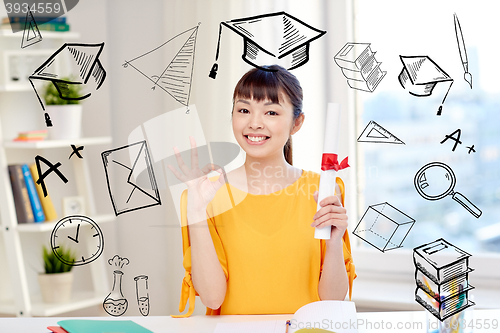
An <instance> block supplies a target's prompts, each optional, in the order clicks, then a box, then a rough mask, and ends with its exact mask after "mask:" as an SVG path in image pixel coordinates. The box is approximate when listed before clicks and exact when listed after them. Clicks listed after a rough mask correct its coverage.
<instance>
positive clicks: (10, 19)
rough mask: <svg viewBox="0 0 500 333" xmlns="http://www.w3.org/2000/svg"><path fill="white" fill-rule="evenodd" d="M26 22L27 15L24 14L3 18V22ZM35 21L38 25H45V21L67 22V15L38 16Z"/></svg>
mask: <svg viewBox="0 0 500 333" xmlns="http://www.w3.org/2000/svg"><path fill="white" fill-rule="evenodd" d="M25 22H26V15H23V16H12V17H4V18H2V24H9V23H25ZM35 22H36V24H37V25H39V24H40V25H43V24H44V23H47V22H50V23H66V17H64V16H58V17H54V16H36V18H35Z"/></svg>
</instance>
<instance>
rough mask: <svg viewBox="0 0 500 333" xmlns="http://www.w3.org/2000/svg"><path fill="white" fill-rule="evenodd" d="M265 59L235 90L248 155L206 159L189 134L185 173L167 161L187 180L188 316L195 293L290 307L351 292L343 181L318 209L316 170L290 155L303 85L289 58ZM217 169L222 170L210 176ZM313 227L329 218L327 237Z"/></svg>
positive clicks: (245, 310) (222, 303) (236, 306)
mask: <svg viewBox="0 0 500 333" xmlns="http://www.w3.org/2000/svg"><path fill="white" fill-rule="evenodd" d="M267 69H268V70H267V71H265V70H262V69H257V68H255V69H252V70H250V71H249V72H247V73H246V74H245V75H244V76H243V77H242V78H241V79H240V81H239V82H238V84H237V85H236V88H235V90H234V95H233V111H232V126H233V132H234V136H235V138H236V141H237V142H238V144H239V145H240V146H241V148H242V149H243V150H244V151H245V152H246V160H245V163H244V165H242V166H241V167H239V168H237V169H235V170H233V171H231V172H230V173H228V174H227V177H226V175H224V174H223V172H222V170H221V169H220V168H219V167H217V166H215V165H207V166H205V167H203V168H201V169H200V167H199V166H198V156H197V150H196V143H195V142H194V139H193V138H190V140H191V147H192V150H191V168H189V167H188V166H186V165H185V163H184V161H183V160H182V158H181V156H180V153H179V151H178V150H177V149H175V148H174V151H175V153H176V156H177V162H178V164H179V167H180V169H181V172H182V173H181V172H179V171H177V170H176V169H175V168H174V167H173V166H169V168H170V170H172V172H173V173H174V174H175V175H176V176H177V178H179V179H180V180H182V181H184V182H185V183H186V185H187V187H188V189H187V191H184V193H183V195H182V198H181V210H182V211H181V219H182V221H181V222H182V225H183V227H182V234H183V248H184V263H183V265H184V268H185V269H186V273H185V277H184V280H183V286H182V294H181V302H180V306H179V310H180V311H181V312H182V311H183V310H184V308H185V306H186V302H187V301H188V299H189V311H188V312H187V313H186V314H185V315H183V316H189V315H190V314H191V313H192V312H193V310H194V302H195V295H199V296H200V298H201V301H202V302H203V304H204V305H205V306H206V307H207V314H278V313H294V312H295V311H296V310H297V309H298V308H300V307H301V306H303V305H305V304H307V303H311V302H314V301H319V300H343V299H344V298H345V296H346V294H347V290H348V289H349V296H350V295H351V288H352V281H353V280H354V278H355V276H356V275H355V272H354V265H353V263H352V257H351V253H350V243H349V236H348V233H347V232H346V229H347V215H346V210H345V209H344V207H343V196H344V186H343V183H342V181H341V180H340V179H339V178H337V185H338V186H337V191H336V193H339V196H340V198H339V197H337V196H330V197H328V198H325V199H324V200H322V202H321V203H320V205H321V207H322V208H321V209H320V210H319V211H318V212H316V205H317V203H316V201H317V190H318V188H319V174H317V173H314V172H310V171H304V170H301V169H299V168H296V167H294V166H293V165H292V146H291V136H292V135H293V134H295V133H296V132H297V131H298V130H299V129H300V127H301V126H302V124H303V122H304V113H303V112H302V88H301V87H300V84H299V82H298V80H297V79H296V78H295V76H294V75H292V74H291V73H289V72H288V71H287V70H285V69H284V68H282V67H280V66H277V65H273V66H269V67H267ZM212 170H216V171H217V172H219V173H221V175H220V176H219V177H218V178H215V179H208V178H207V176H206V174H208V173H209V172H210V171H212ZM225 179H229V181H228V183H226V182H225ZM228 197H230V198H229V199H228ZM235 202H236V203H237V204H234V203H235ZM228 203H230V205H229V207H230V209H228ZM315 227H318V228H331V230H332V231H331V238H330V239H329V240H321V241H320V240H318V239H315V238H314V228H315Z"/></svg>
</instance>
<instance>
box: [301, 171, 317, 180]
mask: <svg viewBox="0 0 500 333" xmlns="http://www.w3.org/2000/svg"><path fill="white" fill-rule="evenodd" d="M302 177H303V178H304V179H306V180H307V181H309V182H319V177H320V174H319V173H317V172H314V171H309V170H303V173H302Z"/></svg>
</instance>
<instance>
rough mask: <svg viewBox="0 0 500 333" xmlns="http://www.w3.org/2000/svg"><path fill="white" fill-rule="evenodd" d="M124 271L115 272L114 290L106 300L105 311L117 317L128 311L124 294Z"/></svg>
mask: <svg viewBox="0 0 500 333" xmlns="http://www.w3.org/2000/svg"><path fill="white" fill-rule="evenodd" d="M122 277H123V272H122V271H114V272H113V290H111V292H110V293H109V295H108V296H106V298H105V299H104V303H103V307H104V310H105V311H106V312H107V313H108V314H110V315H112V316H115V317H118V316H121V315H122V314H124V313H125V311H127V307H128V301H127V299H126V298H125V297H123V293H122Z"/></svg>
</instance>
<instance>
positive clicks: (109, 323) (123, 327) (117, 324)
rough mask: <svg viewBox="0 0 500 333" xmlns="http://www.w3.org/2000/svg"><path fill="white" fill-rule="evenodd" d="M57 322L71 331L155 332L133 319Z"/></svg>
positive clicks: (84, 332)
mask: <svg viewBox="0 0 500 333" xmlns="http://www.w3.org/2000/svg"><path fill="white" fill-rule="evenodd" d="M57 324H58V325H59V326H61V327H62V328H64V329H65V330H66V331H68V332H69V333H107V332H120V333H153V331H150V330H148V329H146V328H144V327H142V326H141V325H139V324H136V323H134V322H133V321H132V320H85V319H81V320H80V319H68V320H61V321H58V322H57Z"/></svg>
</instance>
